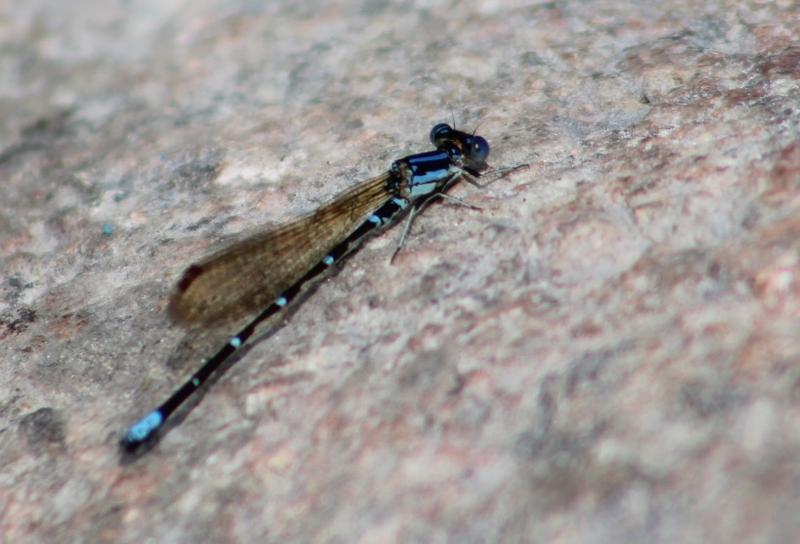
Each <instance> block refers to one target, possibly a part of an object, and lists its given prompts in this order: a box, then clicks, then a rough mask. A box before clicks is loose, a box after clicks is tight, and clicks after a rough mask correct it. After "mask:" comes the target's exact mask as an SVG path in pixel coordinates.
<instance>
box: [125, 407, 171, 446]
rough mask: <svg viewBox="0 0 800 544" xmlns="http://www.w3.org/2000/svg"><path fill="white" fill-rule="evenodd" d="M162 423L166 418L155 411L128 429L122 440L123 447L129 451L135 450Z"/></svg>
mask: <svg viewBox="0 0 800 544" xmlns="http://www.w3.org/2000/svg"><path fill="white" fill-rule="evenodd" d="M162 423H164V416H163V415H162V414H161V412H160V411H159V410H153V411H152V412H150V413H149V414H147V415H146V416H144V417H143V418H142V419H140V420H139V421H138V422H137V423H135V424H134V425H132V426H131V427H130V429H128V432H126V433H125V437H124V438H123V439H122V444H123V446H124V447H125V449H127V450H129V451H133V450H135V449H136V448H138V447H139V446H140V445H141V444H142V443H144V442H145V441H146V440H147V439H148V438H150V436H152V434H153V432H155V430H156V429H158V428H159V427H160V426H161V424H162Z"/></svg>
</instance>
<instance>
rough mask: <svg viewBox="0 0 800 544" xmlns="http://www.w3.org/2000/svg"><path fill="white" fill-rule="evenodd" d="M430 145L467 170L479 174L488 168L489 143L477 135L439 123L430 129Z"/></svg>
mask: <svg viewBox="0 0 800 544" xmlns="http://www.w3.org/2000/svg"><path fill="white" fill-rule="evenodd" d="M431 143H432V144H433V145H434V146H435V147H436V149H442V150H444V151H447V153H449V154H450V156H451V158H452V159H453V160H454V161H456V162H460V163H461V164H463V165H464V167H465V168H466V169H467V170H472V171H474V172H480V171H481V170H485V169H486V168H488V165H487V164H486V159H487V158H489V142H487V141H486V139H485V138H483V137H482V136H478V135H477V134H468V133H466V132H461V131H460V130H456V129H454V128H453V127H451V126H450V125H448V124H447V123H439V124H438V125H436V126H435V127H433V129H431Z"/></svg>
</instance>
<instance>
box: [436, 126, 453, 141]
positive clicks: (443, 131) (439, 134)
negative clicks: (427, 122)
mask: <svg viewBox="0 0 800 544" xmlns="http://www.w3.org/2000/svg"><path fill="white" fill-rule="evenodd" d="M452 131H453V129H452V128H451V127H450V125H448V124H447V123H439V124H438V125H436V126H435V127H433V128H432V129H431V143H432V144H433V145H437V143H438V141H439V140H441V139H442V138H447V136H448V135H449V134H450V133H451V132H452Z"/></svg>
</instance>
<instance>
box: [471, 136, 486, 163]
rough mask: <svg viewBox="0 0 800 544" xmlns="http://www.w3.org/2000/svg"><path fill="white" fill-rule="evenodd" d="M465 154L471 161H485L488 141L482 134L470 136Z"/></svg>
mask: <svg viewBox="0 0 800 544" xmlns="http://www.w3.org/2000/svg"><path fill="white" fill-rule="evenodd" d="M467 154H468V155H469V158H470V160H472V161H473V162H476V163H484V162H486V159H488V158H489V142H487V141H486V140H485V139H484V138H483V137H482V136H472V137H471V138H470V139H469V151H468V152H467Z"/></svg>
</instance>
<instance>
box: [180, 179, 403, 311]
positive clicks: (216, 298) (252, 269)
mask: <svg viewBox="0 0 800 544" xmlns="http://www.w3.org/2000/svg"><path fill="white" fill-rule="evenodd" d="M390 185H391V178H390V175H389V173H388V172H387V173H385V174H382V175H380V176H377V177H375V178H372V179H370V180H367V181H365V182H363V183H360V184H358V185H357V186H355V187H353V188H351V189H348V190H347V191H344V192H342V193H340V194H339V195H337V196H336V197H335V198H334V199H333V200H331V201H330V202H328V203H327V204H324V205H322V206H321V207H320V208H318V209H317V210H316V211H314V212H313V213H311V214H309V215H306V216H303V217H301V218H298V219H296V220H294V221H291V222H289V223H286V224H285V225H282V226H279V227H277V228H274V229H271V230H267V231H265V232H262V233H258V234H256V235H254V236H251V237H249V238H245V239H243V240H241V241H239V242H236V243H234V244H233V245H230V246H228V247H226V248H225V249H223V250H221V251H219V252H217V253H214V254H212V255H210V256H208V257H206V258H204V259H202V260H201V261H199V262H197V263H195V264H192V265H191V266H189V268H187V269H186V271H185V272H184V273H183V276H182V277H181V279H180V280H179V281H178V284H177V286H176V288H175V291H174V293H173V295H172V298H171V299H170V303H169V314H170V317H171V318H172V319H173V320H174V321H175V322H177V323H182V324H189V325H195V324H197V325H215V324H219V323H223V322H228V321H233V320H236V319H239V318H242V317H244V316H246V315H248V314H252V313H254V312H257V311H259V310H262V309H264V308H265V307H267V306H268V305H269V304H271V303H272V302H274V301H275V299H276V297H278V296H279V295H280V294H281V293H282V292H284V291H285V290H286V289H288V288H290V287H291V286H293V285H294V284H295V283H296V282H297V281H298V280H300V279H301V278H302V277H303V275H304V274H305V273H306V272H308V271H309V270H310V269H311V268H312V267H313V266H315V265H316V264H318V263H319V262H320V261H321V260H322V259H323V258H324V257H325V255H326V254H327V252H328V251H330V249H331V248H332V247H334V246H336V245H337V244H338V243H340V242H341V241H343V240H344V239H346V238H347V236H348V235H349V234H350V233H351V232H353V231H354V230H355V229H356V228H357V227H358V226H359V225H360V224H361V222H363V221H364V219H365V218H366V217H367V216H368V215H369V214H370V213H372V212H373V211H374V210H376V209H377V208H378V207H380V206H381V205H382V204H383V203H385V202H386V201H387V200H388V199H389V198H391V196H392V191H391V186H390Z"/></svg>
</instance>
